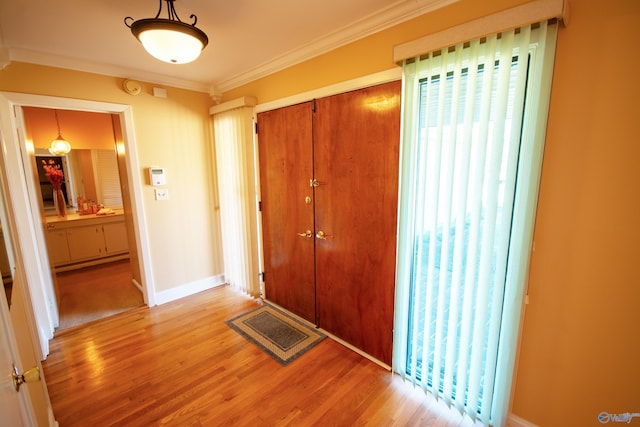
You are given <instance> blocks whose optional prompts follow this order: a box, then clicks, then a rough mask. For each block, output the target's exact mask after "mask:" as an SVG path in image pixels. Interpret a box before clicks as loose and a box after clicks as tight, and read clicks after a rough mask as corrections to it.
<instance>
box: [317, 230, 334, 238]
mask: <svg viewBox="0 0 640 427" xmlns="http://www.w3.org/2000/svg"><path fill="white" fill-rule="evenodd" d="M327 237H331V235H330V234H326V233H325V232H324V231H322V230H319V231H318V232H317V233H316V238H318V239H320V240H327Z"/></svg>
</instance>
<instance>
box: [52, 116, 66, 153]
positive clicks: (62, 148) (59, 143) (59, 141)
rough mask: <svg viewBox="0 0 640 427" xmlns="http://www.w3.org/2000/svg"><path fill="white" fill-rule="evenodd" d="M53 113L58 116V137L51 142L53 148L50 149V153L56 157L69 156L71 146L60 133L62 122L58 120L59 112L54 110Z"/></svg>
mask: <svg viewBox="0 0 640 427" xmlns="http://www.w3.org/2000/svg"><path fill="white" fill-rule="evenodd" d="M53 113H54V114H55V116H56V125H58V137H57V138H56V139H54V140H53V141H51V146H50V147H49V152H50V153H51V154H53V155H54V156H62V155H64V154H68V153H69V151H71V144H69V142H67V141H66V140H65V139H64V138H63V137H62V133H61V132H60V121H59V120H58V110H53Z"/></svg>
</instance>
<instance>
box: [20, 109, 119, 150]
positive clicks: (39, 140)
mask: <svg viewBox="0 0 640 427" xmlns="http://www.w3.org/2000/svg"><path fill="white" fill-rule="evenodd" d="M23 110H24V121H25V125H26V127H27V130H28V132H29V134H30V137H31V139H32V140H33V145H34V147H35V148H49V145H50V144H51V140H53V139H54V138H56V137H57V136H58V127H57V124H56V116H55V110H53V109H49V108H38V107H24V108H23ZM57 112H58V121H59V123H60V131H61V133H62V136H63V137H64V139H65V140H67V141H68V142H69V144H71V148H72V149H102V150H115V139H114V136H113V126H112V124H111V115H110V114H106V113H93V112H88V111H71V110H58V111H57Z"/></svg>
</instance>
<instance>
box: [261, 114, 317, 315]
mask: <svg viewBox="0 0 640 427" xmlns="http://www.w3.org/2000/svg"><path fill="white" fill-rule="evenodd" d="M312 114H313V112H312V104H311V103H309V102H308V103H304V104H299V105H294V106H291V107H286V108H281V109H277V110H272V111H267V112H264V113H260V114H258V147H259V148H258V150H259V156H260V191H261V201H262V236H263V237H262V238H263V248H264V264H265V265H264V272H265V297H266V298H267V299H268V300H270V301H272V302H274V303H276V304H278V305H280V306H282V307H284V308H286V309H287V310H289V311H291V312H293V313H295V314H297V315H299V316H301V317H303V318H305V319H307V320H308V321H310V322H315V321H316V314H315V259H314V256H315V255H314V239H313V238H312V237H301V236H299V235H298V233H304V232H306V231H307V230H310V231H311V232H313V230H314V217H313V201H312V202H311V204H307V203H306V202H305V197H307V196H309V197H312V196H313V194H312V188H311V187H310V185H309V180H310V179H311V178H312V177H313V163H312V159H313V153H312V140H311V138H312V119H313V117H312Z"/></svg>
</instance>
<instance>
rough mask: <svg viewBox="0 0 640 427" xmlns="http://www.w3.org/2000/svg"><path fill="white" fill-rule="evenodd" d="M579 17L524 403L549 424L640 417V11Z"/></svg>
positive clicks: (552, 144) (566, 31) (581, 5)
mask: <svg viewBox="0 0 640 427" xmlns="http://www.w3.org/2000/svg"><path fill="white" fill-rule="evenodd" d="M488 3H490V5H489V4H488ZM521 3H523V2H522V1H516V0H512V1H508V0H501V1H495V2H494V1H492V2H479V1H473V0H462V1H460V2H458V3H456V4H454V5H452V6H450V7H447V8H445V9H443V10H440V11H437V12H435V13H432V14H429V15H426V16H424V17H420V18H417V19H415V20H413V21H411V22H408V23H406V24H402V25H400V26H398V27H395V28H392V29H389V30H386V31H384V32H382V33H380V34H378V35H376V36H372V37H369V38H367V39H365V40H362V41H359V42H356V43H353V44H351V45H348V46H345V47H342V48H340V49H337V50H336V51H333V52H330V53H328V54H326V55H323V56H321V57H318V58H316V59H313V60H310V61H308V62H306V63H303V64H300V65H297V66H294V67H291V68H289V69H287V70H284V71H282V72H279V73H276V74H274V75H271V76H268V77H265V78H263V79H261V80H258V81H256V82H253V83H251V84H248V85H246V86H244V87H240V88H237V89H234V90H232V91H229V92H227V93H225V94H224V99H225V100H231V99H234V98H236V97H239V96H243V95H253V96H257V98H258V101H259V102H260V103H263V102H267V101H272V100H274V99H278V98H283V97H286V96H290V95H293V94H296V93H300V92H304V91H308V90H311V89H315V88H318V87H322V86H327V85H330V84H333V83H338V82H341V81H344V80H349V79H352V78H355V77H359V76H362V75H366V74H371V73H374V72H377V71H381V70H385V69H389V68H392V67H393V66H394V65H393V64H392V60H391V52H392V48H393V46H394V45H396V44H399V43H402V42H405V41H408V40H412V39H416V38H418V37H421V36H423V35H426V34H428V33H430V32H434V31H437V30H440V29H443V28H447V27H450V26H453V25H457V24H460V23H463V22H466V21H468V20H470V19H474V18H477V17H480V16H484V15H486V14H488V13H491V12H494V11H497V10H501V9H504V8H507V7H511V6H514V5H517V4H521ZM571 11H572V13H571V20H570V22H569V25H568V26H567V27H566V28H562V29H561V30H560V31H559V36H558V47H557V55H556V57H557V59H556V67H555V73H554V79H553V92H552V98H551V107H550V108H551V110H550V118H549V126H548V135H547V141H546V150H545V155H544V167H543V172H542V182H541V188H540V198H539V206H538V216H537V222H536V230H535V236H534V237H535V252H534V253H533V255H532V259H531V273H530V283H529V295H530V304H529V305H528V306H527V309H526V317H525V322H524V327H523V335H522V344H521V352H520V361H519V366H518V369H517V383H516V387H515V391H514V401H513V412H514V413H515V414H516V415H518V416H520V417H522V418H524V419H525V420H528V421H530V422H532V423H535V424H537V425H540V426H562V427H564V426H589V425H601V424H600V423H599V422H598V421H597V416H598V414H599V413H600V412H601V411H608V412H610V413H623V412H640V265H639V264H640V250H639V249H638V242H639V241H640V131H639V128H638V126H637V121H638V119H639V118H640V107H639V106H638V105H639V103H640V89H639V88H640V85H639V84H638V83H637V76H636V71H637V70H638V66H639V65H640V64H639V62H640V61H639V60H638V55H637V54H638V53H640V51H639V50H638V46H640V25H638V23H639V22H640V2H638V1H637V0H616V1H612V2H603V1H598V0H571ZM634 422H635V423H640V419H635V420H634ZM632 425H633V423H632Z"/></svg>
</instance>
